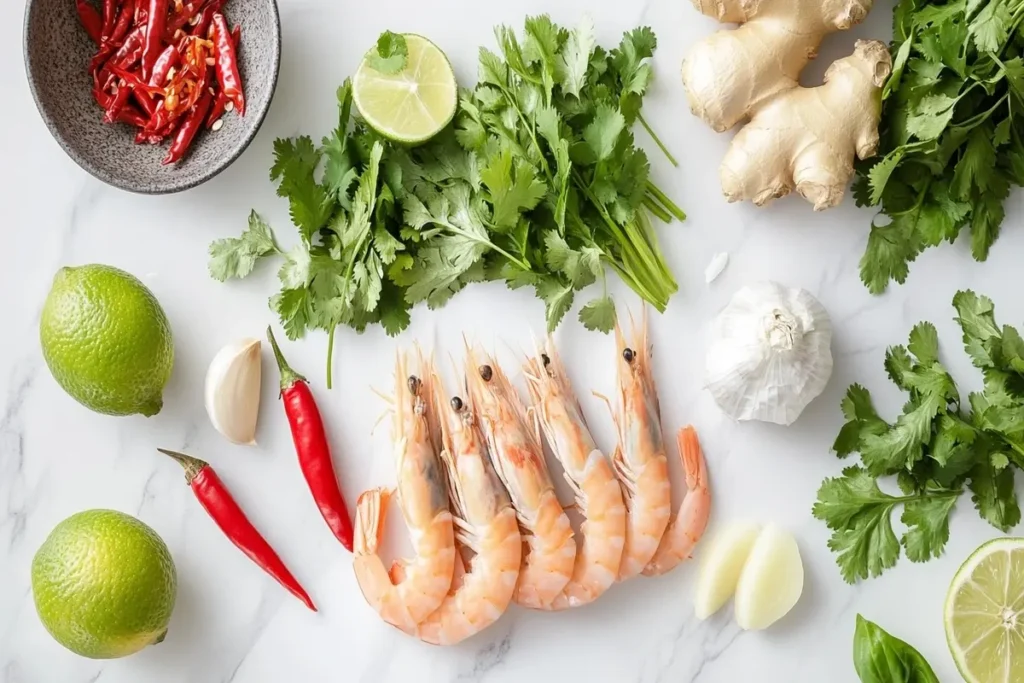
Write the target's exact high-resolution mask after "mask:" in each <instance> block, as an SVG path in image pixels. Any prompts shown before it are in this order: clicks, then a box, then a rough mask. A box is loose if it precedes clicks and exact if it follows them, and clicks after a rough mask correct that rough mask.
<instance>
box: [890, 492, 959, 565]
mask: <svg viewBox="0 0 1024 683" xmlns="http://www.w3.org/2000/svg"><path fill="white" fill-rule="evenodd" d="M958 497H959V492H953V493H949V494H945V493H944V494H943V495H935V496H933V497H930V498H922V499H919V500H914V501H910V502H908V503H907V504H906V505H905V506H904V507H903V516H902V517H901V518H900V519H901V521H902V522H903V523H904V524H906V525H907V527H908V531H907V533H906V534H905V535H904V537H903V545H904V546H905V547H906V549H907V559H909V560H910V561H911V562H927V561H928V560H931V559H933V558H937V557H939V556H940V555H942V551H943V549H944V548H945V547H946V542H947V541H948V540H949V515H950V514H951V513H952V512H953V507H954V506H956V501H957V498H958Z"/></svg>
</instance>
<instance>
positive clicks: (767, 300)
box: [707, 282, 832, 425]
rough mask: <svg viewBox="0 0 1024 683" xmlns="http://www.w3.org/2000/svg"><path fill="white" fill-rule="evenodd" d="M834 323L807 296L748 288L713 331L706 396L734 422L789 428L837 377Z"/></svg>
mask: <svg viewBox="0 0 1024 683" xmlns="http://www.w3.org/2000/svg"><path fill="white" fill-rule="evenodd" d="M831 345H832V322H831V320H830V319H829V316H828V313H827V312H826V311H825V309H824V308H823V307H822V305H821V304H820V303H819V302H818V300H817V299H815V298H814V297H813V296H812V295H811V294H810V293H809V292H807V291H805V290H802V289H791V288H788V287H783V286H782V285H779V284H777V283H775V282H763V283H760V284H756V285H753V286H751V287H744V288H743V289H741V290H740V291H739V292H737V293H736V295H735V296H734V297H733V298H732V301H730V302H729V305H728V306H726V307H725V309H724V310H723V311H722V312H721V313H720V314H719V315H718V317H717V318H716V319H715V322H714V324H713V325H712V331H711V338H710V339H709V341H708V355H707V376H708V389H709V390H710V391H711V395H712V396H714V398H715V402H716V403H718V406H719V407H720V408H721V409H722V410H723V411H725V413H726V414H728V415H729V416H730V417H732V418H734V419H737V420H763V421H765V422H775V423H777V424H782V425H789V424H792V423H793V422H795V421H796V419H797V418H798V417H800V413H802V412H803V411H804V408H806V407H807V405H808V404H809V403H810V402H811V401H812V400H814V399H815V398H817V397H818V396H819V395H820V394H821V392H822V391H824V390H825V385H826V384H828V380H829V377H831V376H832V348H831Z"/></svg>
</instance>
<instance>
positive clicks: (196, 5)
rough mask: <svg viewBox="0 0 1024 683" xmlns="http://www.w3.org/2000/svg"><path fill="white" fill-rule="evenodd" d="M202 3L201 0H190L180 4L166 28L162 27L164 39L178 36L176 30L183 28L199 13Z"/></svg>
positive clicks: (171, 39)
mask: <svg viewBox="0 0 1024 683" xmlns="http://www.w3.org/2000/svg"><path fill="white" fill-rule="evenodd" d="M202 5H203V0H192V2H188V3H185V4H184V5H182V6H181V10H180V11H177V12H175V14H174V16H172V17H171V18H170V20H169V21H168V22H167V28H166V29H164V34H165V35H164V39H165V40H166V41H168V42H173V41H174V40H176V39H177V38H178V31H181V30H182V29H184V28H185V26H186V25H187V24H189V23H190V22H191V21H192V18H193V17H195V16H196V15H197V14H199V12H200V8H201V7H202Z"/></svg>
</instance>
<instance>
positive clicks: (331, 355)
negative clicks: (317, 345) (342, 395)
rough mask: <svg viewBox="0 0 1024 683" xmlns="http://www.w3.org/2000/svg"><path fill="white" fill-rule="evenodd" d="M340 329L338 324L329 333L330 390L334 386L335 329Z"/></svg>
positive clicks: (328, 385)
mask: <svg viewBox="0 0 1024 683" xmlns="http://www.w3.org/2000/svg"><path fill="white" fill-rule="evenodd" d="M337 329H338V326H337V325H332V326H331V331H330V332H329V333H328V335H327V390H328V391H330V390H331V388H332V386H333V384H334V383H333V381H332V380H333V377H334V331H335V330H337Z"/></svg>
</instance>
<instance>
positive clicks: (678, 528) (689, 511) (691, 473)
mask: <svg viewBox="0 0 1024 683" xmlns="http://www.w3.org/2000/svg"><path fill="white" fill-rule="evenodd" d="M676 440H677V442H678V444H679V457H680V459H681V460H682V462H683V471H684V472H685V475H686V497H685V498H684V499H683V504H682V506H681V507H680V508H679V512H678V514H677V515H676V517H675V519H673V520H672V522H671V523H670V524H669V527H668V529H667V530H666V531H665V536H664V538H663V539H662V542H661V545H659V546H658V551H657V552H656V553H655V554H654V557H653V558H652V559H651V561H650V563H649V564H648V565H647V566H646V567H645V568H644V571H643V574H644V576H659V575H661V574H665V573H667V572H669V571H671V570H673V569H675V568H676V567H677V566H678V565H679V564H681V563H682V562H685V561H686V560H688V559H690V557H691V556H692V554H693V550H694V548H695V547H696V546H697V544H698V543H699V542H700V540H701V538H702V537H703V536H704V531H705V529H706V528H707V525H708V518H709V517H710V514H711V491H710V488H709V486H708V471H707V463H706V461H705V459H704V453H703V451H702V450H701V447H700V440H699V439H698V438H697V431H696V430H695V429H694V428H693V427H684V428H683V429H681V430H679V434H678V435H677V437H676Z"/></svg>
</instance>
